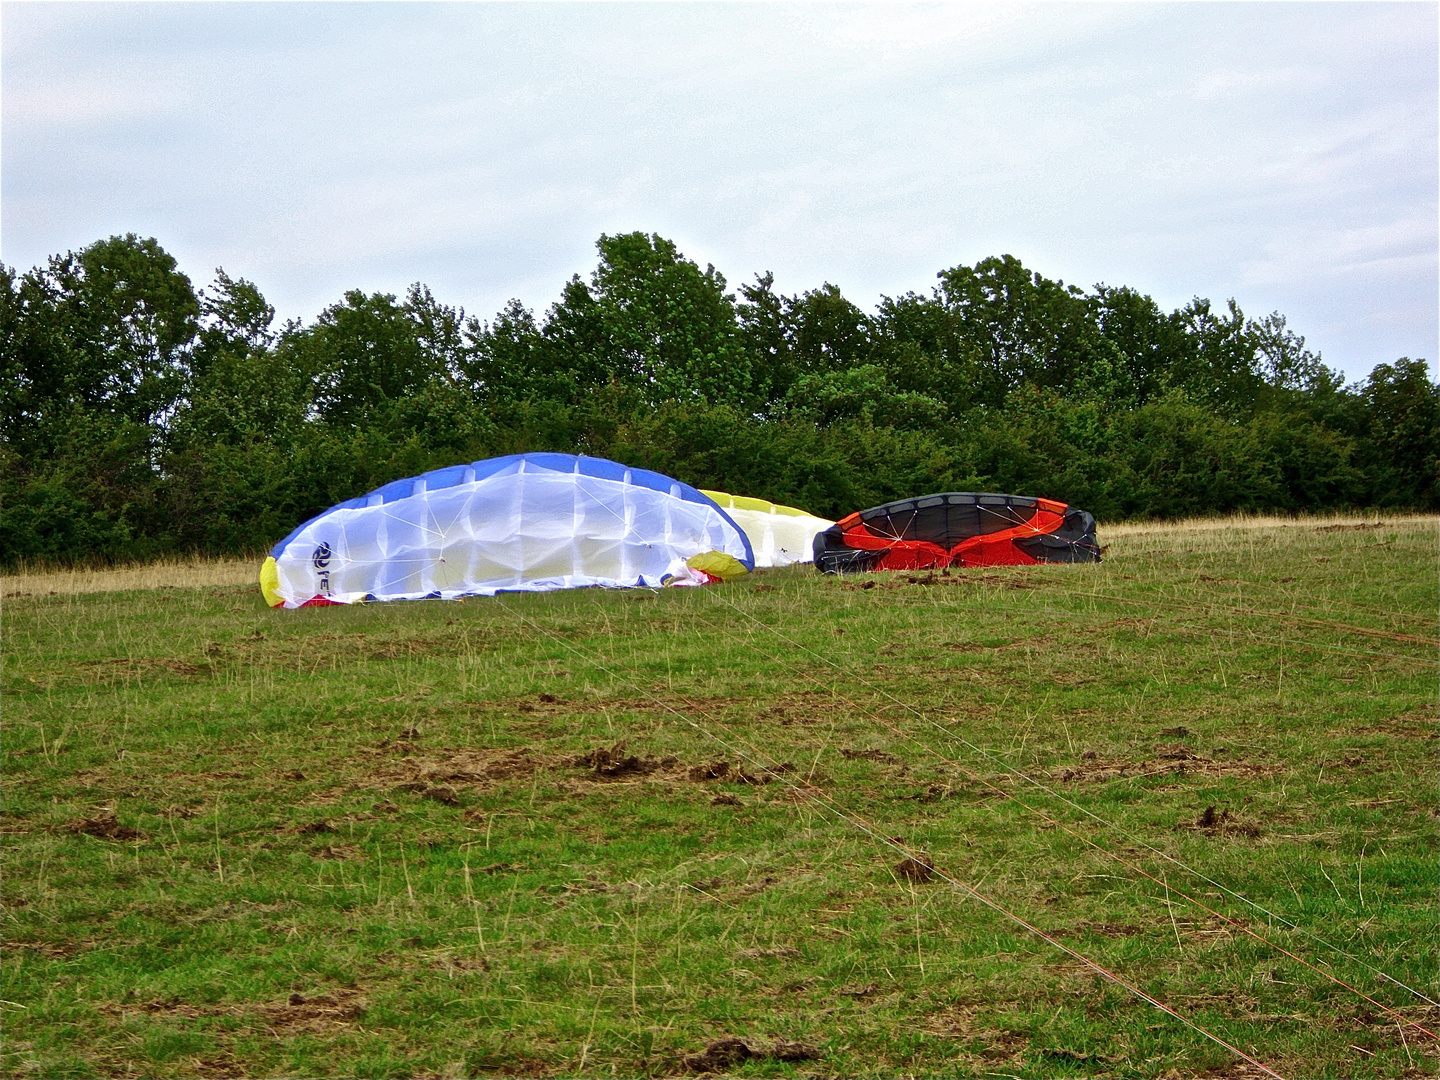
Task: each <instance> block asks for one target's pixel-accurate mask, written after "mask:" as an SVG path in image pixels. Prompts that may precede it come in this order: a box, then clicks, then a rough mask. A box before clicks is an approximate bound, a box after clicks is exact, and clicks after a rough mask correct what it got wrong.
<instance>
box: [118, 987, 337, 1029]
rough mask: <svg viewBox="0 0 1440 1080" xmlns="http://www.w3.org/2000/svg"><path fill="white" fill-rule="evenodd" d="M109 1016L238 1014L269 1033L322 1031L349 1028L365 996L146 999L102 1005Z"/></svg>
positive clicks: (214, 1015) (226, 1015)
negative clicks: (201, 1001)
mask: <svg viewBox="0 0 1440 1080" xmlns="http://www.w3.org/2000/svg"><path fill="white" fill-rule="evenodd" d="M100 1011H101V1012H103V1013H108V1014H109V1015H111V1016H137V1015H150V1016H156V1015H159V1016H174V1017H179V1018H182V1019H199V1018H201V1017H216V1016H225V1017H238V1018H242V1019H245V1020H250V1021H252V1022H253V1023H254V1024H255V1025H256V1026H258V1027H263V1028H265V1029H266V1030H267V1031H269V1032H270V1033H271V1034H272V1035H277V1036H282V1037H283V1036H290V1035H302V1034H324V1033H328V1032H333V1031H334V1030H335V1029H336V1028H344V1027H349V1026H351V1024H352V1023H353V1022H354V1021H355V1020H357V1019H358V1018H359V1017H361V1016H363V1015H364V1014H365V999H364V998H363V997H362V996H361V994H360V991H358V990H349V989H344V988H337V989H334V990H330V991H328V992H326V993H323V994H315V995H312V996H308V997H307V996H306V995H304V994H291V995H290V997H289V999H288V1000H287V1001H283V1002H255V1003H252V1002H236V1003H234V1004H223V1005H191V1004H188V1003H186V1002H183V1001H148V1002H144V1003H142V1004H135V1005H131V1004H115V1005H104V1006H101V1008H100Z"/></svg>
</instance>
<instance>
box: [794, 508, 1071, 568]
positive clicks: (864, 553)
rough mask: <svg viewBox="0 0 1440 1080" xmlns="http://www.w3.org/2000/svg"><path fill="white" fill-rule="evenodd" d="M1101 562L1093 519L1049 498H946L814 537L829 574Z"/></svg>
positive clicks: (849, 522)
mask: <svg viewBox="0 0 1440 1080" xmlns="http://www.w3.org/2000/svg"><path fill="white" fill-rule="evenodd" d="M1098 559H1099V548H1098V547H1097V546H1096V545H1095V519H1094V518H1092V517H1091V516H1090V515H1089V514H1087V513H1085V512H1084V511H1083V510H1077V509H1075V508H1074V507H1070V506H1067V505H1066V504H1065V503H1061V502H1055V501H1054V500H1052V499H1039V498H1032V497H1029V496H1024V495H998V494H989V493H985V494H975V493H971V492H947V493H944V494H938V495H926V496H924V497H922V498H919V499H902V500H900V501H898V502H893V503H886V504H885V505H883V506H877V507H874V508H873V509H870V510H861V511H859V512H857V513H854V514H851V515H849V516H848V517H845V518H842V519H841V520H840V521H838V522H836V523H835V525H834V527H833V528H831V529H828V530H826V532H824V533H822V534H820V535H819V536H817V537H816V541H815V565H816V566H817V567H819V568H820V569H822V570H826V571H828V572H832V573H833V572H837V571H847V570H924V569H931V568H936V567H944V566H1005V565H1012V566H1013V565H1022V564H1028V563H1037V562H1090V561H1097V560H1098Z"/></svg>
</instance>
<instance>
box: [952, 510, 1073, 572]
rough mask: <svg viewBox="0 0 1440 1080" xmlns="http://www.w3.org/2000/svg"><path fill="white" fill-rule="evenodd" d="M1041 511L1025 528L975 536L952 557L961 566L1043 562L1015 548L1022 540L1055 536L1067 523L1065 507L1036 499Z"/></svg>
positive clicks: (963, 544)
mask: <svg viewBox="0 0 1440 1080" xmlns="http://www.w3.org/2000/svg"><path fill="white" fill-rule="evenodd" d="M1035 501H1036V502H1037V503H1038V504H1039V507H1038V509H1036V511H1035V513H1034V514H1033V515H1032V516H1031V518H1030V520H1029V521H1027V522H1025V524H1023V525H1016V526H1015V527H1014V528H1013V529H1005V530H1003V531H1001V532H994V533H986V534H985V535H983V536H972V537H971V538H970V539H968V540H962V541H960V543H958V544H956V545H955V547H954V548H953V549H952V550H951V552H950V554H951V556H952V557H953V558H954V562H955V565H957V566H1026V565H1029V564H1031V563H1036V562H1039V560H1038V559H1036V558H1034V557H1033V556H1031V555H1028V554H1026V553H1025V552H1024V551H1022V550H1021V549H1020V548H1018V547H1016V546H1015V543H1014V541H1016V540H1018V539H1020V538H1021V537H1022V536H1038V535H1040V534H1041V533H1047V532H1053V531H1054V530H1056V529H1058V528H1059V527H1060V525H1061V523H1062V522H1063V521H1064V520H1065V504H1064V503H1057V502H1053V501H1051V500H1050V499H1036V500H1035Z"/></svg>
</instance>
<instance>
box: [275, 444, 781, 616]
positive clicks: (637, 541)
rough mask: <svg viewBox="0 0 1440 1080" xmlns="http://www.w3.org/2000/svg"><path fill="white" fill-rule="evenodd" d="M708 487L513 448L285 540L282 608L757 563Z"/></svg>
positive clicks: (668, 579)
mask: <svg viewBox="0 0 1440 1080" xmlns="http://www.w3.org/2000/svg"><path fill="white" fill-rule="evenodd" d="M754 566H755V559H754V555H753V553H752V551H751V548H750V542H749V540H748V539H747V538H746V536H745V532H744V530H742V529H741V528H740V527H739V526H738V525H736V524H735V522H734V521H733V520H732V519H731V518H730V517H729V516H727V515H726V514H725V513H724V511H722V510H721V509H720V508H719V507H718V506H716V505H715V503H714V502H713V501H712V500H711V499H709V498H707V497H706V496H705V495H702V494H701V493H700V492H699V491H697V490H696V489H694V488H692V487H690V486H688V485H686V484H682V483H680V482H679V481H678V480H672V479H671V478H670V477H668V476H661V475H660V474H659V473H654V472H649V471H648V470H645V469H631V468H627V467H626V466H624V465H619V464H617V463H615V462H613V461H606V460H605V459H603V458H590V457H575V456H573V455H570V454H515V455H512V456H510V457H502V458H491V459H490V460H487V461H477V462H474V463H472V464H469V465H456V466H453V467H451V468H448V469H437V470H435V471H434V472H428V473H425V474H424V475H423V476H416V477H412V478H410V479H406V480H397V481H395V482H394V483H391V484H386V485H385V486H384V487H381V488H377V489H376V490H374V491H372V492H370V493H369V494H368V495H361V496H360V497H359V498H355V499H350V500H348V501H347V502H342V503H340V504H338V505H337V506H333V507H331V508H330V509H329V510H327V511H325V512H324V513H323V514H321V515H319V516H318V517H316V518H313V519H311V520H310V521H307V522H306V523H305V524H303V525H301V526H300V527H299V528H298V529H296V530H295V531H294V532H292V533H291V534H290V535H289V536H287V537H286V538H285V539H284V540H282V541H280V543H278V544H276V545H275V547H274V549H273V550H272V551H271V552H270V557H269V558H268V559H266V560H265V564H264V566H263V567H262V568H261V571H260V587H261V590H262V591H263V592H264V594H265V599H266V600H267V602H269V603H270V604H271V606H274V607H278V606H281V605H282V604H283V605H284V606H285V607H291V608H293V607H304V606H306V605H312V604H350V603H357V602H360V601H367V600H418V599H424V598H432V597H433V598H442V599H454V598H456V597H461V596H490V595H493V594H495V593H497V592H500V591H502V590H525V591H545V590H550V589H568V588H578V587H582V586H588V585H599V586H608V587H615V588H629V587H655V586H659V585H667V584H676V585H681V584H689V585H698V584H703V583H705V582H708V581H714V580H717V579H725V578H729V577H734V576H736V575H738V574H743V573H745V572H747V571H749V570H752V569H754Z"/></svg>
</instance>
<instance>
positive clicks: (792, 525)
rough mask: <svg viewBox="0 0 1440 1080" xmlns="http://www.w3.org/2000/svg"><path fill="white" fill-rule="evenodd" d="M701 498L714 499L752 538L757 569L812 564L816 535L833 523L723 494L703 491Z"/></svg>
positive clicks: (793, 510)
mask: <svg viewBox="0 0 1440 1080" xmlns="http://www.w3.org/2000/svg"><path fill="white" fill-rule="evenodd" d="M700 490H701V494H703V495H708V496H710V498H712V499H714V500H715V502H716V504H717V505H718V506H719V507H720V509H722V510H724V511H725V513H727V514H729V515H730V517H731V518H733V519H734V520H735V524H736V525H739V526H740V528H742V529H744V530H745V535H746V536H748V537H749V538H750V546H751V548H753V549H754V551H755V565H756V566H757V567H763V566H789V565H790V564H791V563H796V562H809V561H810V558H811V546H812V545H813V543H814V541H815V534H816V533H818V532H824V531H825V530H826V529H828V528H829V527H830V526H831V525H833V524H835V523H834V522H833V521H828V520H826V519H825V518H819V517H815V516H814V515H813V514H807V513H806V512H805V511H804V510H797V509H795V507H793V506H781V505H780V504H779V503H772V502H766V501H765V500H764V499H750V498H746V497H744V496H740V495H727V494H725V492H723V491H710V490H709V489H707V488H701V489H700Z"/></svg>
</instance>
